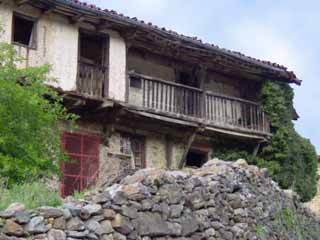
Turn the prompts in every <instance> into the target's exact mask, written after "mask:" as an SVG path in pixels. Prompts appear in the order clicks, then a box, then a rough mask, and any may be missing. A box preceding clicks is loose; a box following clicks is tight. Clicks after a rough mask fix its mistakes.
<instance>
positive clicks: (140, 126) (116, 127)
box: [0, 0, 300, 196]
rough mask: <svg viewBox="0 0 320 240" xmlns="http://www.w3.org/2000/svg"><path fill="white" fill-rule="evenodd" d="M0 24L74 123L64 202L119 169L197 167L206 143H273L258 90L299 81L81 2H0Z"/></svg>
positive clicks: (280, 69)
mask: <svg viewBox="0 0 320 240" xmlns="http://www.w3.org/2000/svg"><path fill="white" fill-rule="evenodd" d="M0 22H1V24H2V27H3V29H4V33H3V34H2V35H1V36H0V41H6V42H10V43H12V44H13V45H14V46H15V48H16V50H17V52H18V53H19V54H20V55H21V56H23V57H24V58H25V60H24V62H23V63H22V65H24V66H37V65H41V64H44V63H49V64H51V65H52V71H51V72H50V75H51V76H52V77H54V78H55V79H57V82H54V83H48V84H49V85H50V86H52V87H54V88H55V89H56V90H57V91H59V92H61V93H62V94H64V104H65V106H66V107H67V108H68V109H69V111H71V112H74V113H76V114H78V115H79V116H80V119H79V121H78V128H77V129H76V130H71V129H70V128H69V127H68V125H67V124H64V123H63V124H62V131H63V134H62V135H63V136H62V144H63V147H64V148H65V150H66V151H67V152H68V153H69V155H70V157H71V158H72V159H73V161H71V162H67V163H64V164H62V171H63V179H62V184H61V185H62V188H61V190H62V194H63V195H64V196H66V195H68V194H71V193H72V192H73V191H75V190H82V189H84V188H85V187H88V186H90V185H92V184H99V185H101V184H103V183H104V182H105V181H107V180H110V179H113V178H115V177H117V176H118V175H119V174H120V173H121V172H122V171H124V170H126V169H137V168H145V167H156V168H169V169H177V168H182V167H184V166H192V167H198V166H201V165H202V164H203V163H204V162H205V161H207V159H208V158H209V157H210V156H211V154H212V152H214V151H215V147H214V146H213V144H212V142H213V141H212V139H215V140H216V141H220V140H221V141H223V139H236V140H237V141H242V142H244V143H245V144H247V145H248V146H249V147H250V148H252V151H253V152H254V149H257V146H259V144H261V143H262V142H266V141H268V138H269V137H270V128H269V124H268V118H267V116H266V115H265V114H264V112H263V111H262V108H261V106H260V104H259V92H260V89H261V86H262V83H263V82H264V81H271V80H272V81H282V82H287V83H294V84H300V80H299V79H298V78H297V77H296V76H295V74H294V73H293V72H290V71H288V70H287V68H285V67H284V66H280V65H278V64H275V63H270V62H266V61H261V60H258V59H255V58H252V57H248V56H245V55H243V54H241V53H238V52H234V51H229V50H226V49H223V48H219V47H218V46H215V45H212V44H208V43H204V42H202V41H201V40H199V39H197V38H193V37H187V36H184V35H180V34H178V33H176V32H173V31H170V30H166V29H165V28H160V27H157V26H155V25H153V24H151V23H145V22H143V21H140V20H138V19H136V18H129V17H126V16H123V15H122V14H119V13H117V12H115V11H109V10H102V9H100V8H98V7H96V6H93V5H90V4H86V3H83V2H80V1H78V0H15V1H14V0H2V1H0Z"/></svg>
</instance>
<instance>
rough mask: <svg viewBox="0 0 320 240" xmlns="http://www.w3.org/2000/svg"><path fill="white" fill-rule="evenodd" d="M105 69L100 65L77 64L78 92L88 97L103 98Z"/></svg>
mask: <svg viewBox="0 0 320 240" xmlns="http://www.w3.org/2000/svg"><path fill="white" fill-rule="evenodd" d="M106 70H107V68H106V67H104V66H101V65H96V64H91V63H85V62H81V61H80V62H79V64H78V79H77V89H78V92H79V93H81V94H83V95H87V96H90V97H98V98H101V97H102V96H103V89H104V86H103V84H104V83H105V79H106V72H107V71H106Z"/></svg>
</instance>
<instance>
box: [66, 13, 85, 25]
mask: <svg viewBox="0 0 320 240" xmlns="http://www.w3.org/2000/svg"><path fill="white" fill-rule="evenodd" d="M85 18H86V16H85V15H84V14H78V15H76V16H73V17H71V18H70V23H72V24H76V23H79V22H82V21H83V20H84V19H85Z"/></svg>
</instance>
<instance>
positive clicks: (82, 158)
mask: <svg viewBox="0 0 320 240" xmlns="http://www.w3.org/2000/svg"><path fill="white" fill-rule="evenodd" d="M99 145H100V138H99V137H98V136H95V135H88V134H80V133H68V132H65V133H63V136H62V147H63V149H64V151H65V152H66V153H67V154H68V156H69V160H68V161H64V162H62V164H61V170H62V181H61V195H62V196H63V197H66V196H69V195H72V194H73V193H74V192H76V191H83V190H84V189H85V188H88V187H90V186H92V185H93V184H94V183H95V181H96V179H97V177H98V174H99Z"/></svg>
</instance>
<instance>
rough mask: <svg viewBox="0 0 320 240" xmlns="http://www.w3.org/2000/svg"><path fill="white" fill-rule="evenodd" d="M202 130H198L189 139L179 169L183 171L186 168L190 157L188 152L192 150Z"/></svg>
mask: <svg viewBox="0 0 320 240" xmlns="http://www.w3.org/2000/svg"><path fill="white" fill-rule="evenodd" d="M201 129H202V128H200V127H199V128H197V129H196V130H195V131H194V132H193V133H192V134H191V136H190V137H189V138H188V142H187V144H186V145H185V149H184V152H183V154H182V158H181V160H180V163H179V169H182V168H184V166H185V164H186V160H187V155H188V152H189V150H190V148H191V145H192V143H193V141H194V139H195V138H196V136H197V134H198V132H199V131H200V130H201Z"/></svg>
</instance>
